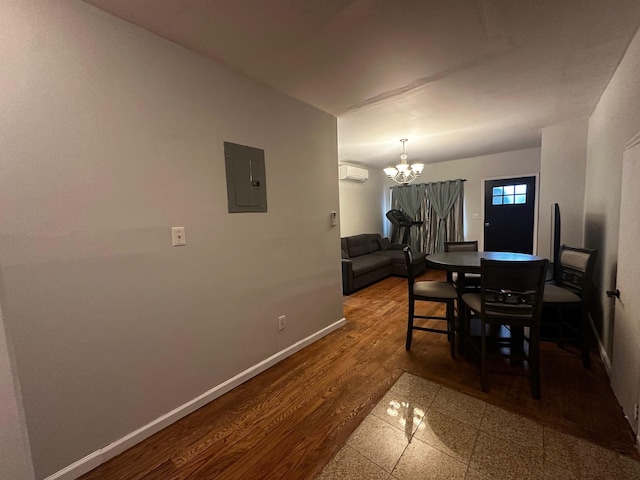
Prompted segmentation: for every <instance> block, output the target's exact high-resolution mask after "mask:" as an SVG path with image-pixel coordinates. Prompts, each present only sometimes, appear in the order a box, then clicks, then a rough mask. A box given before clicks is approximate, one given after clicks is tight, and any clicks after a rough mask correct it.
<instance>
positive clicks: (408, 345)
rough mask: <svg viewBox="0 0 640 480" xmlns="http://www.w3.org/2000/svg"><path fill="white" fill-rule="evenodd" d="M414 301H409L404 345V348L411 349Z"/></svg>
mask: <svg viewBox="0 0 640 480" xmlns="http://www.w3.org/2000/svg"><path fill="white" fill-rule="evenodd" d="M414 307H415V305H414V301H413V300H410V301H409V318H408V319H407V343H406V345H405V349H406V350H411V337H412V336H413V312H414Z"/></svg>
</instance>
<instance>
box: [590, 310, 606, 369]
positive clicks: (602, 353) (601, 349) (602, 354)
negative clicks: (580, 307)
mask: <svg viewBox="0 0 640 480" xmlns="http://www.w3.org/2000/svg"><path fill="white" fill-rule="evenodd" d="M589 323H590V324H591V333H593V335H594V336H595V337H596V341H597V344H598V353H599V354H600V358H601V359H602V364H603V365H604V369H605V371H606V372H607V376H608V377H609V378H611V360H610V359H609V354H607V350H606V349H605V348H604V345H603V344H602V339H601V338H600V335H598V330H597V329H596V327H595V325H594V324H593V319H592V318H591V316H589Z"/></svg>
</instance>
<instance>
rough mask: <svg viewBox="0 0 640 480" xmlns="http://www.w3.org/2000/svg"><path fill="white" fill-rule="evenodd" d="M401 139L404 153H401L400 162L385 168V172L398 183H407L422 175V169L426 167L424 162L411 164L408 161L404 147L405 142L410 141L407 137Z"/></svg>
mask: <svg viewBox="0 0 640 480" xmlns="http://www.w3.org/2000/svg"><path fill="white" fill-rule="evenodd" d="M400 141H401V142H402V154H401V155H400V163H399V164H398V165H396V166H395V167H387V168H385V169H384V173H386V174H387V176H388V177H389V178H390V179H391V180H393V181H395V182H396V183H400V184H402V185H406V184H408V183H411V182H413V181H414V180H415V179H416V178H418V177H419V176H420V174H421V173H422V169H423V168H424V163H412V164H411V165H409V164H408V163H407V158H408V155H407V152H406V151H405V149H404V144H405V142H408V140H407V139H406V138H403V139H401V140H400Z"/></svg>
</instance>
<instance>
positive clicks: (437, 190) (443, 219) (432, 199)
mask: <svg viewBox="0 0 640 480" xmlns="http://www.w3.org/2000/svg"><path fill="white" fill-rule="evenodd" d="M391 192H392V193H391V208H394V209H398V210H403V211H404V212H405V213H407V214H408V215H409V216H410V217H412V218H414V219H415V220H418V221H421V222H423V223H422V225H418V226H416V227H411V235H410V237H409V245H410V246H411V248H412V249H413V250H416V251H421V252H425V253H427V254H431V253H438V252H442V251H444V242H446V241H452V242H459V241H462V240H464V220H463V209H464V180H461V179H458V180H448V181H445V182H435V183H418V184H412V185H403V186H401V187H391ZM436 204H437V206H436ZM438 210H439V211H440V214H438Z"/></svg>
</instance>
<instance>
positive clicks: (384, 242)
mask: <svg viewBox="0 0 640 480" xmlns="http://www.w3.org/2000/svg"><path fill="white" fill-rule="evenodd" d="M378 245H380V250H391V242H390V241H389V239H388V238H386V237H385V238H382V237H378Z"/></svg>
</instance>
